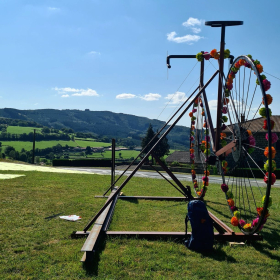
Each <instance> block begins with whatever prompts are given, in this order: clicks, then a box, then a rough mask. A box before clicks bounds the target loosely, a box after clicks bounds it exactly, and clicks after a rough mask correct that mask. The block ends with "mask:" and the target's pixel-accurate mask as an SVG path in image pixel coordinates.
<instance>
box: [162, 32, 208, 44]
mask: <svg viewBox="0 0 280 280" xmlns="http://www.w3.org/2000/svg"><path fill="white" fill-rule="evenodd" d="M176 35H177V33H176V32H175V31H172V32H170V33H168V34H167V40H168V41H171V42H175V43H188V44H190V45H191V44H193V42H197V41H199V40H200V39H202V38H203V37H201V36H198V35H190V34H188V35H185V36H182V37H175V36H176Z"/></svg>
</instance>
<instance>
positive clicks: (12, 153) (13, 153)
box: [9, 150, 16, 159]
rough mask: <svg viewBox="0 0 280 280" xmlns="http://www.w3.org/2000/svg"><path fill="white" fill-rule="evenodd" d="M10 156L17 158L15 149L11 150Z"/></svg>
mask: <svg viewBox="0 0 280 280" xmlns="http://www.w3.org/2000/svg"><path fill="white" fill-rule="evenodd" d="M9 157H10V158H12V159H16V151H15V150H11V151H10V152H9Z"/></svg>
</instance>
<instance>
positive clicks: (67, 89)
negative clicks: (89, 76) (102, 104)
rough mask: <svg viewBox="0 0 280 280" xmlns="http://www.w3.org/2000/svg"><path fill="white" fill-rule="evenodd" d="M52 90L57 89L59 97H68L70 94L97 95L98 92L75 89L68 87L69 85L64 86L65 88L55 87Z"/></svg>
mask: <svg viewBox="0 0 280 280" xmlns="http://www.w3.org/2000/svg"><path fill="white" fill-rule="evenodd" d="M53 90H55V91H57V93H58V94H61V97H70V95H69V94H71V96H99V94H98V93H97V92H96V91H95V90H93V89H91V88H88V89H76V88H70V87H65V88H58V87H55V88H53Z"/></svg>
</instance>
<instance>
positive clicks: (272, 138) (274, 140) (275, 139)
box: [265, 132, 278, 144]
mask: <svg viewBox="0 0 280 280" xmlns="http://www.w3.org/2000/svg"><path fill="white" fill-rule="evenodd" d="M265 139H266V140H267V141H268V133H266V135H265ZM277 141H278V136H277V134H276V133H275V132H272V133H271V144H274V143H276V142H277Z"/></svg>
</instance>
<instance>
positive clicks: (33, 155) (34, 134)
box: [32, 129, 36, 164]
mask: <svg viewBox="0 0 280 280" xmlns="http://www.w3.org/2000/svg"><path fill="white" fill-rule="evenodd" d="M35 137H36V129H34V133H33V154H32V164H34V158H35Z"/></svg>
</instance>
